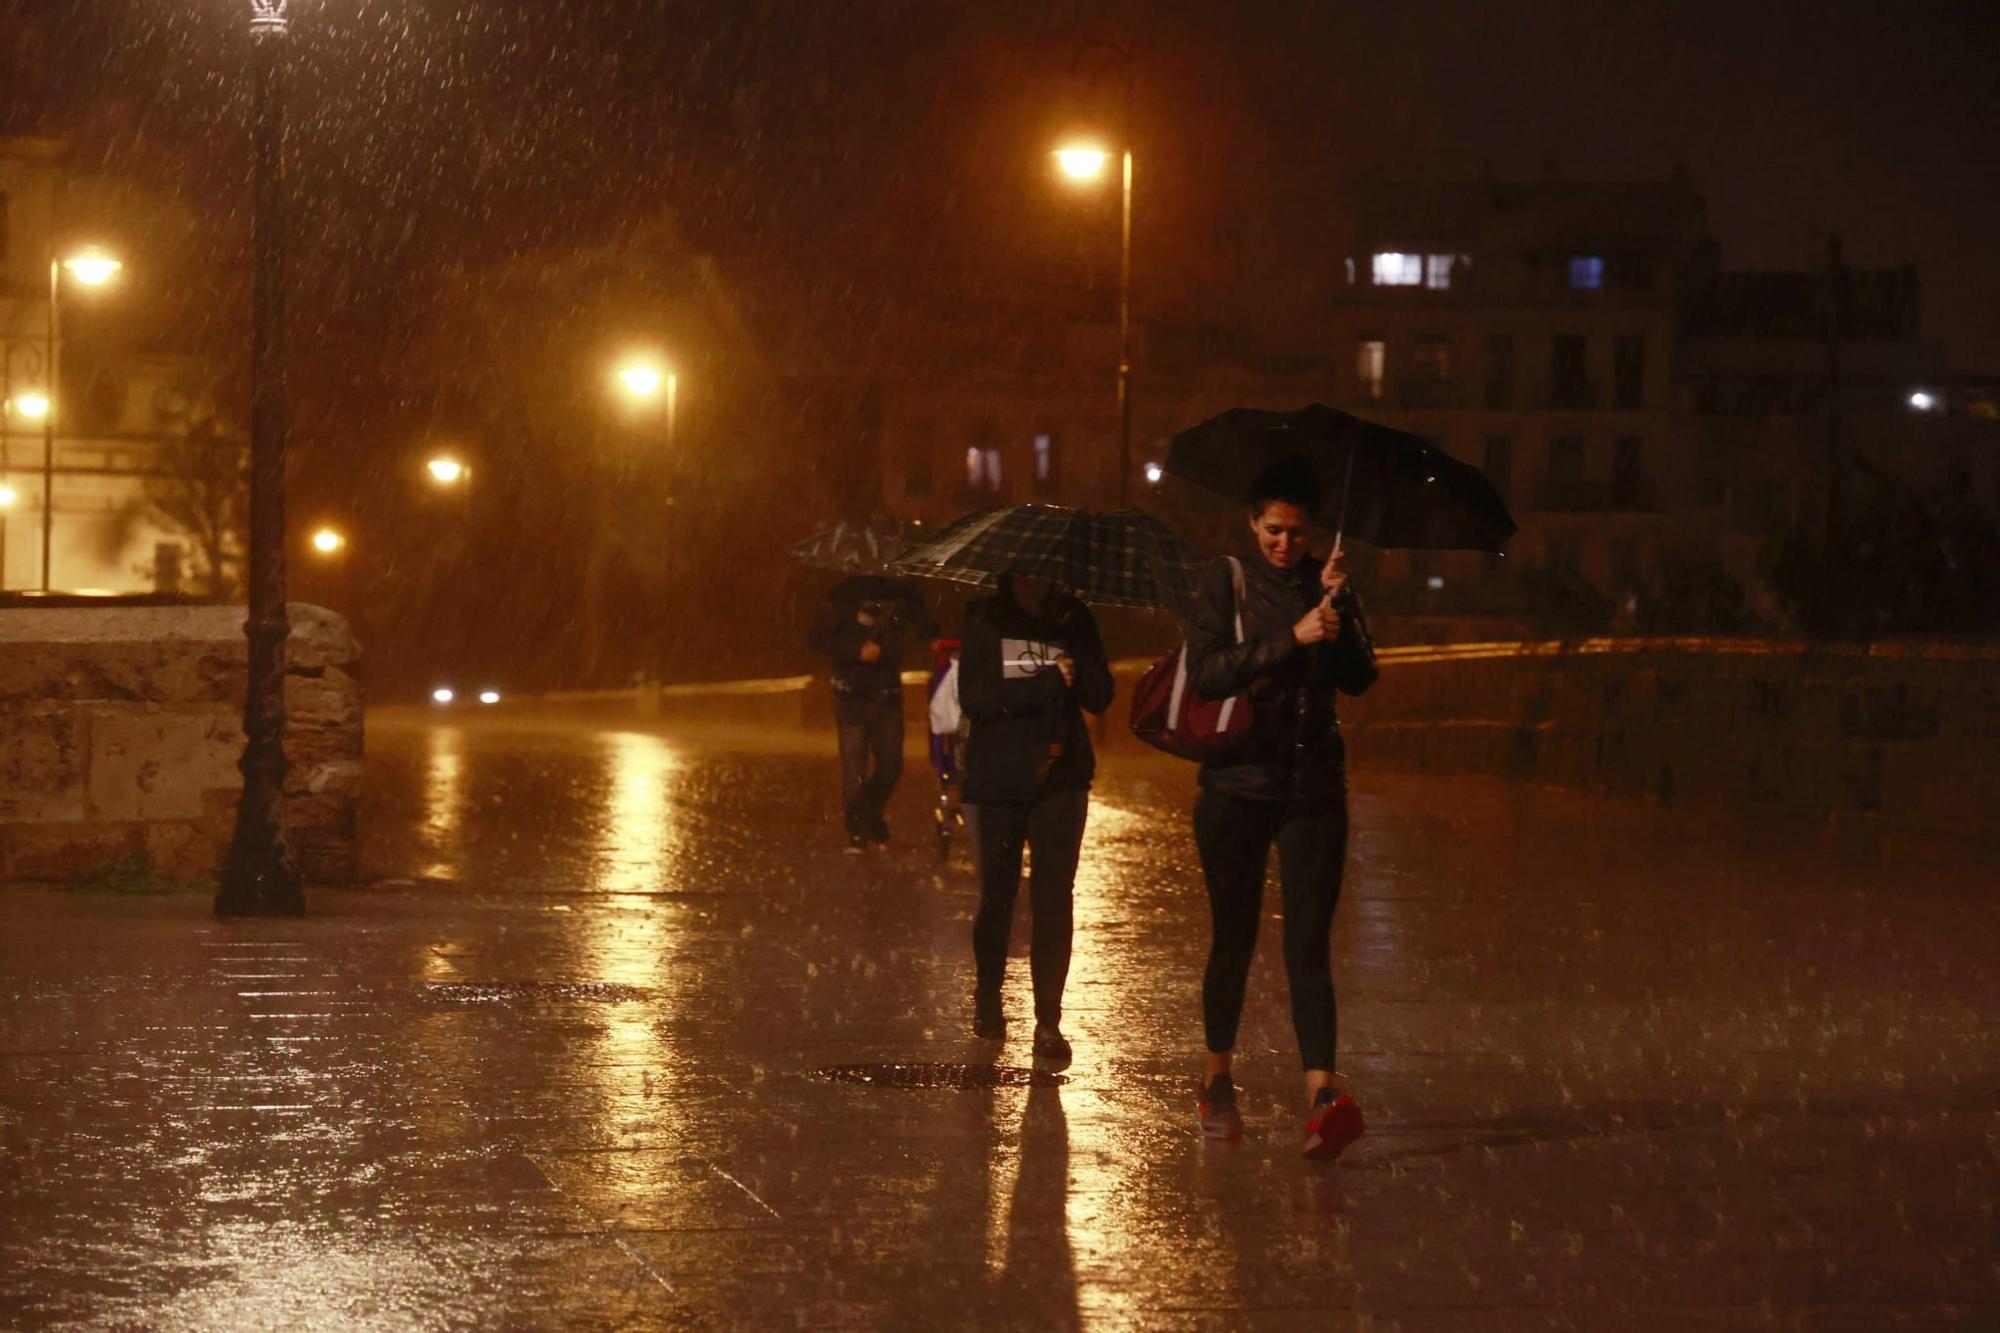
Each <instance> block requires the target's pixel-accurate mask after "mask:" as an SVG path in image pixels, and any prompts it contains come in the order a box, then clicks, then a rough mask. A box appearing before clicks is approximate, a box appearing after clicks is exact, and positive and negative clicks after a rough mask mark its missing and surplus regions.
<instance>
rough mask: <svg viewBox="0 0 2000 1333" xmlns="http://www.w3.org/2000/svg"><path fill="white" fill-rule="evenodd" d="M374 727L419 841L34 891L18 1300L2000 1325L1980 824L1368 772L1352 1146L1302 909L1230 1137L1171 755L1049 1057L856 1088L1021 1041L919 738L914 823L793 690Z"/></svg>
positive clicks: (1104, 837)
mask: <svg viewBox="0 0 2000 1333" xmlns="http://www.w3.org/2000/svg"><path fill="white" fill-rule="evenodd" d="M371 725H372V731H371V735H370V747H371V754H370V770H369V773H370V782H371V792H370V798H369V800H370V809H369V812H368V813H369V829H370V837H371V846H370V848H369V855H370V859H371V863H372V864H373V865H375V866H376V867H377V868H378V869H380V870H382V871H384V872H388V873H392V874H399V875H410V876H412V877H413V879H414V880H415V882H413V883H409V884H406V885H405V886H403V887H389V888H376V889H371V890H365V891H354V892H342V893H320V894H317V895H315V898H314V900H313V915H312V916H310V917H308V918H307V919H306V920H304V921H299V922H286V923H278V924H254V923H244V924H232V925H227V926H225V925H220V924H217V923H215V922H213V921H212V920H210V919H209V918H208V917H207V915H206V912H205V906H206V904H205V902H203V901H201V900H198V899H178V900H177V899H153V900H123V899H113V898H93V897H84V896H55V895H29V894H17V895H9V896H8V897H7V898H6V899H5V900H4V901H0V911H5V912H6V913H7V924H8V929H7V930H6V932H5V934H4V937H0V1148H4V1153H0V1187H4V1203H0V1209H4V1212H0V1222H3V1223H4V1225H0V1274H5V1275H6V1276H5V1280H4V1283H0V1314H3V1315H5V1316H7V1318H8V1319H10V1320H11V1321H12V1322H16V1323H23V1324H31V1325H32V1324H44V1323H62V1322H65V1321H69V1322H75V1323H79V1324H92V1325H102V1324H116V1323H120V1322H124V1323H143V1324H146V1325H148V1326H152V1327H160V1328H220V1327H230V1328H235V1327H278V1326H284V1327H315V1326H319V1327H334V1326H394V1327H423V1326H468V1325H482V1326H531V1327H534V1326H545V1327H570V1326H582V1327H599V1326H611V1325H616V1324H625V1325H628V1326H635V1327H649V1326H660V1325H666V1326H676V1325H681V1324H687V1323H699V1324H704V1325H720V1326H738V1325H740V1326H746V1327H749V1326H755V1327H760V1328H761V1327H767V1326H769V1325H770V1324H771V1323H773V1322H777V1323H782V1324H803V1325H808V1326H813V1327H819V1326H833V1327H842V1326H908V1327H919V1326H923V1327H934V1326H940V1325H953V1324H963V1323H978V1324H984V1325H989V1326H1009V1327H1073V1326H1087V1327H1093V1328H1098V1327H1103V1328H1118V1327H1140V1328H1156V1327H1167V1328H1179V1327H1190V1328H1192V1327H1217V1326H1226V1327H1233V1326H1240V1325H1246V1324H1247V1325H1256V1326H1270V1327H1286V1328H1290V1327H1322V1326H1328V1325H1335V1326H1339V1325H1342V1324H1345V1323H1347V1322H1350V1321H1352V1320H1355V1319H1358V1318H1360V1317H1363V1316H1365V1317H1367V1318H1368V1319H1369V1320H1371V1321H1372V1323H1373V1325H1374V1326H1376V1327H1384V1328H1395V1327H1411V1328H1417V1327H1422V1328H1432V1327H1482V1328H1483V1327H1494V1326H1496V1325H1497V1326H1505V1327H1513V1326H1521V1327H1537V1328H1539V1327H1547V1326H1550V1325H1551V1324H1554V1325H1556V1326H1573V1327H1579V1328H1606V1327H1633V1326H1658V1327H1682V1326H1688V1325H1691V1324H1692V1325H1699V1326H1720V1327H1795V1326H1810V1327H1852V1328H1873V1327H1880V1326H1882V1325H1884V1324H1886V1323H1893V1322H1897V1321H1899V1320H1900V1321H1903V1322H1907V1323H1914V1324H1916V1325H1918V1326H1926V1325H1927V1326H1943V1327H1958V1326H1967V1327H1976V1326H1980V1325H1981V1324H1982V1323H1987V1324H1992V1323H2000V1273H1996V1267H1995V1265H1996V1250H1995V1248H1994V1247H1995V1239H1996V1233H1995V1230H1994V1226H1995V1223H1994V1216H1993V1211H1992V1199H1993V1198H1994V1197H1996V1195H2000V1148H1996V1144H2000V1038H1996V1036H1995V1034H1994V1029H1993V1027H1992V1024H1991V1015H1992V1013H1993V1012H1995V1009H1996V1002H1997V1001H2000V977H1996V971H1995V963H1994V955H1993V950H1992V945H1991V941H1992V940H1993V938H1994V937H1995V932H1994V929H1993V926H1994V919H1995V900H1994V897H1993V889H1994V887H1995V885H1994V883H1993V875H1992V871H1991V865H1990V856H1989V857H1982V856H1981V855H1980V854H1979V853H1978V852H1976V851H1975V850H1973V849H1970V848H1967V847H1963V846H1956V845H1949V844H1932V843H1900V844H1889V843H1885V842H1883V841H1882V840H1881V839H1879V838H1877V837H1875V836H1873V835H1871V834H1870V833H1868V832H1867V831H1866V830H1857V829H1847V830H1833V831H1828V830H1821V829H1813V828H1804V827H1800V826H1785V825H1779V826H1769V825H1766V826H1756V825H1748V824H1735V823H1729V822H1725V821H1718V820H1713V819H1706V820H1697V819H1691V818H1687V817H1682V816H1679V815H1675V814H1672V813H1669V812H1662V811H1659V810H1654V809H1650V808H1646V807H1641V806H1636V805H1626V804H1619V803H1609V802H1601V801H1595V800H1592V799H1589V798H1583V797H1577V796H1570V795H1562V794H1557V793H1550V792H1539V791H1532V790H1523V789H1513V788H1508V787H1506V786H1504V785H1501V784H1497V783H1492V782H1487V781H1475V780H1439V779H1416V778H1390V777H1383V776H1371V775H1367V774H1362V775H1359V776H1358V777H1357V782H1356V786H1357V796H1356V803H1355V808H1356V839H1355V847H1354V853H1353V862H1352V866H1351V874H1350V881H1349V888H1348V891H1347V895H1346V899H1345V901H1344V903H1343V906H1342V908H1341V913H1340V918H1339V923H1338V925H1337V928H1336V945H1337V958H1338V969H1339V971H1338V977H1339V982H1340V986H1341V995H1342V1009H1341V1025H1342V1034H1343V1039H1342V1047H1343V1057H1342V1063H1343V1066H1344V1073H1345V1074H1346V1075H1347V1077H1348V1078H1349V1080H1350V1082H1351V1084H1352V1086H1353V1088H1354V1090H1355V1092H1356V1094H1357V1095H1358V1096H1359V1097H1360V1098H1361V1100H1362V1102H1363V1104H1364V1105H1365V1106H1366V1107H1367V1110H1368V1113H1369V1116H1370V1123H1371V1126H1372V1132H1371V1134H1370V1137H1369V1138H1368V1139H1366V1140H1364V1141H1363V1143H1362V1144H1361V1145H1359V1146H1358V1147H1357V1148H1356V1149H1355V1150H1353V1152H1352V1153H1350V1155H1349V1157H1348V1158H1346V1159H1344V1160H1343V1162H1342V1163H1341V1164H1340V1166H1339V1167H1337V1168H1335V1169H1333V1170H1331V1171H1329V1170H1324V1169H1313V1168H1307V1167H1306V1166H1304V1165H1303V1164H1302V1163H1300V1162H1298V1161H1296V1160H1295V1159H1294V1158H1293V1156H1292V1152H1293V1146H1294V1145H1293V1137H1294V1135H1295V1134H1296V1124H1295V1120H1296V1111H1297V1108H1296V1106H1295V1100H1296V1097H1297V1092H1296V1089H1295V1087H1294V1081H1295V1080H1296V1077H1297V1074H1296V1060H1295V1057H1294V1055H1293V1054H1292V1046H1291V1037H1290V1032H1289V1024H1288V1019H1287V1017H1286V1009H1285V1004H1284V994H1283V979H1282V969H1281V967H1280V966H1279V960H1278V958H1277V956H1276V950H1275V944H1276V936H1277V931H1276V930H1275V928H1267V929H1266V931H1265V932H1264V940H1263V942H1262V944H1261V945H1260V954H1259V959H1258V964H1257V970H1256V973H1255V974H1254V976H1253V984H1252V994H1251V1000H1250V1007H1249V1013H1248V1015H1247V1017H1246V1022H1245V1025H1244V1033H1243V1060H1242V1070H1241V1076H1242V1077H1243V1079H1244V1082H1245V1085H1246V1100H1245V1110H1246V1118H1247V1120H1248V1131H1247V1133H1246V1139H1245V1142H1244V1143H1242V1144H1241V1145H1237V1146H1236V1147H1233V1148H1218V1147H1217V1146H1215V1145H1204V1144H1203V1143H1201V1142H1200V1141H1199V1140H1198V1138H1197V1137H1196V1135H1195V1134H1194V1132H1193V1126H1192V1123H1191V1105H1190V1103H1191V1100H1192V1092H1193V1082H1194V1079H1193V1073H1194V1068H1195V1056H1196V1046H1197V1044H1198V1038H1199V1011H1198V1004H1197V991H1198V986H1199V976H1200V967H1201V951H1202V947H1203V942H1204V932H1205V915H1204V914H1205V903H1204V899H1203V897H1202V893H1201V889H1200V885H1199V881H1198V878H1197V876H1196V873H1195V870H1194V858H1193V850H1192V847H1191V845H1190V844H1189V841H1188V838H1187V835H1186V831H1185V820H1186V812H1187V807H1188V805H1189V804H1190V801H1191V795H1192V793H1191V789H1190V784H1189V773H1188V771H1187V770H1186V769H1184V768H1181V767H1179V766H1177V765H1173V764H1171V763H1167V762H1164V761H1159V762H1154V761H1142V760H1138V759H1134V758H1132V757H1130V756H1129V755H1120V756H1116V757H1114V758H1113V760H1112V761H1111V762H1109V763H1108V764H1107V766H1106V770H1105V773H1104V775H1103V779H1102V781H1101V783H1100V789H1099V791H1098V793H1097V795H1096V797H1095V800H1094V803H1093V815H1092V821H1091V826H1090V833H1089V841H1088V844H1087V848H1086V855H1085V861H1084V871H1083V873H1082V875H1081V877H1080V879H1079V883H1078V902H1077V930H1078V947H1077V954H1076V962H1075V967H1074V970H1073V973H1072V978H1071V984H1070V991H1069V997H1068V1000H1069V1017H1068V1026H1069V1029H1070V1032H1071V1035H1072V1037H1073V1038H1074V1040H1075V1042H1076V1046H1077V1057H1078V1058H1077V1064H1076V1067H1075V1068H1074V1069H1073V1070H1072V1071H1071V1073H1070V1082H1068V1083H1067V1084H1065V1085H1063V1086H1061V1087H1033V1088H1021V1087H1003V1088H998V1089H981V1090H958V1089H933V1090H926V1089H921V1088H870V1087H866V1086H856V1085H853V1084H848V1083H839V1082H831V1081H828V1080H825V1079H815V1078H811V1077H809V1074H810V1073H811V1071H814V1070H817V1069H822V1068H826V1067H829V1066H835V1065H852V1064H863V1063H870V1062H874V1063H884V1064H892V1063H902V1064H907V1063H911V1062H931V1063H936V1064H943V1065H949V1064H953V1063H966V1062H980V1061H993V1060H997V1061H999V1062H1000V1063H1002V1064H1006V1065H1012V1066H1025V1065H1026V1064H1027V1063H1028V1051H1027V1049H1026V1037H1027V1030H1028V1028H1029V1026H1030V1023H1029V1020H1028V1002H1027V989H1026V983H1027V975H1026V960H1025V958H1024V957H1022V958H1017V960H1016V961H1015V962H1014V964H1013V968H1014V972H1013V974H1012V975H1011V976H1010V994H1009V1008H1010V1012H1011V1015H1012V1017H1013V1035H1012V1036H1011V1037H1010V1040H1009V1041H1008V1042H1007V1043H1006V1045H1005V1046H1004V1048H1002V1049H1000V1050H998V1051H997V1052H996V1051H995V1050H993V1049H992V1048H990V1047H988V1046H986V1045H984V1044H982V1043H978V1042H975V1041H973V1040H972V1039H971V1038H970V1036H969V1035H968V1034H967V1032H966V1025H967V1017H968V1015H967V1013H966V1010H967V1006H968V1002H969V994H970V980H971V978H970V959H969V956H968V955H969V950H968V944H967V935H968V933H969V930H970V918H971V910H972V907H973V903H974V893H973V889H972V885H971V883H970V880H969V877H968V876H967V874H966V872H965V869H964V867H963V865H962V864H960V865H955V866H952V867H947V868H944V869H940V868H939V867H938V866H937V863H936V860H935V857H934V856H933V855H932V854H931V853H930V850H929V846H928V843H926V842H925V841H923V837H924V834H923V830H924V829H925V828H926V827H927V825H925V823H924V822H923V821H924V820H925V818H926V814H925V807H926V805H927V801H928V798H929V797H930V795H931V794H932V790H931V788H930V787H929V786H928V784H927V782H926V781H925V778H926V772H925V770H924V769H923V767H922V766H921V762H920V761H918V760H916V758H915V756H914V755H913V756H912V758H913V762H912V765H911V768H910V770H909V777H908V779H907V780H906V782H905V784H904V787H903V790H902V791H901V793H900V794H899V800H898V805H897V808H896V811H895V812H894V815H895V819H896V821H897V825H898V828H899V830H902V831H904V832H906V833H907V835H908V838H909V845H907V846H904V847H902V848H900V849H898V850H895V851H892V852H891V853H888V854H886V855H881V856H875V857H870V858H866V859H863V860H860V861H855V860H851V859H849V858H845V857H842V856H840V855H839V854H838V848H839V839H838V836H837V819H836V818H835V814H836V812H835V793H834V791H833V786H834V780H833V774H832V768H831V760H830V758H829V757H828V756H827V755H825V754H822V753H820V752H818V750H816V749H807V748H804V745H802V743H801V740H800V739H799V738H796V737H790V736H765V735H757V736H749V737H742V736H738V737H734V738H730V739H726V740H724V739H718V736H719V734H720V733H718V732H716V731H714V730H708V731H698V730H689V729H666V730H662V731H660V732H654V731H649V730H647V729H645V728H643V727H633V726H631V725H630V724H619V725H617V726H606V727H594V728H593V727H581V726H577V725H574V724H557V723H539V724H536V723H515V722H510V721H507V720H504V719H494V720H490V721H489V720H486V719H481V720H479V721H477V722H468V723H465V724H463V725H455V726H448V727H447V726H433V725H431V724H430V723H429V720H428V719H426V718H424V717H421V716H405V717H401V718H398V717H396V716H395V715H382V716H380V717H378V718H376V719H371ZM819 739H822V738H807V740H806V743H810V744H816V743H817V741H818V740H819ZM1275 906H1276V895H1275V893H1274V894H1272V895H1271V897H1270V899H1269V901H1268V902H1267V908H1270V909H1272V910H1273V911H1274V910H1275ZM1024 911H1025V903H1024ZM1022 926H1023V927H1024V926H1025V922H1023V923H1022ZM1274 926H1275V921H1273V922H1272V927H1274ZM1025 937H1026V932H1025V929H1024V928H1022V929H1018V930H1017V939H1018V940H1019V941H1020V942H1021V943H1022V944H1023V945H1025Z"/></svg>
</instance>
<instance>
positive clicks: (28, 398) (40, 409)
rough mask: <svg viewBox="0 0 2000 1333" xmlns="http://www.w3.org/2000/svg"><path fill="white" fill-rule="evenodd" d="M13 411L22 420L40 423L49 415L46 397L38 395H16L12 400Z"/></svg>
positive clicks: (45, 395)
mask: <svg viewBox="0 0 2000 1333" xmlns="http://www.w3.org/2000/svg"><path fill="white" fill-rule="evenodd" d="M14 411H15V412H16V413H18V414H19V415H20V416H21V417H22V418H23V419H24V420H27V421H40V420H41V419H42V418H43V417H45V416H47V415H48V414H49V399H48V395H47V394H40V393H24V394H18V395H16V396H15V398H14Z"/></svg>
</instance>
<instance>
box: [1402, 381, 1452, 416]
mask: <svg viewBox="0 0 2000 1333" xmlns="http://www.w3.org/2000/svg"><path fill="white" fill-rule="evenodd" d="M1396 405H1397V406H1398V407H1407V408H1415V409H1423V408H1441V407H1444V408H1449V407H1463V406H1464V405H1465V395H1464V393H1463V392H1461V391H1460V389H1459V387H1458V386H1457V385H1456V384H1453V383H1452V382H1451V381H1450V380H1441V379H1428V378H1416V379H1406V380H1403V381H1402V382H1401V383H1399V384H1397V386H1396Z"/></svg>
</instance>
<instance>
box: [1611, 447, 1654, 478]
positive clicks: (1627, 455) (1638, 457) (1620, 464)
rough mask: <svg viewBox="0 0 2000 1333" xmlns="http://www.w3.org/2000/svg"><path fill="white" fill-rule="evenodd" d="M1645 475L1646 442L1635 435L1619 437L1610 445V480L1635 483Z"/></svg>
mask: <svg viewBox="0 0 2000 1333" xmlns="http://www.w3.org/2000/svg"><path fill="white" fill-rule="evenodd" d="M1645 475H1646V442H1645V441H1644V440H1643V439H1641V438H1639V437H1638V436H1637V435H1620V436H1619V437H1618V438H1617V439H1616V440H1615V441H1613V442H1612V445H1611V479H1612V480H1613V481H1618V482H1636V481H1639V480H1640V479H1641V478H1643V477H1644V476H1645Z"/></svg>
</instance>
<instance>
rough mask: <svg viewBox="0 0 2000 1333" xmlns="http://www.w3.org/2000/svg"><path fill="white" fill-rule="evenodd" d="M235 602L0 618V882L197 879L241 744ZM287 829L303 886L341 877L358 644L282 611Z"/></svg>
mask: <svg viewBox="0 0 2000 1333" xmlns="http://www.w3.org/2000/svg"><path fill="white" fill-rule="evenodd" d="M243 617H244V612H243V610H242V608H240V607H228V606H219V607H218V606H200V607H186V606H173V607H128V606H105V607H52V608H47V609H42V608H7V609H0V880H69V879H73V878H76V877H77V876H80V875H87V874H89V873H91V872H92V871H94V870H97V869H99V868H101V867H104V866H106V865H108V864H112V863H115V862H120V861H123V860H126V859H128V858H130V857H132V856H133V855H134V854H135V853H141V852H143V853H144V854H145V855H146V857H147V859H148V861H149V863H150V865H151V866H152V868H153V869H154V870H155V871H157V872H159V873H161V874H165V875H170V876H173V877H175V878H180V879H188V880H204V879H210V878H212V877H213V876H214V875H215V873H216V870H217V868H218V866H219V865H220V862H221V859H222V856H223V853H224V852H225V851H226V850H227V848H228V844H229V835H230V832H231V829H232V828H233V826H234V818H235V808H236V798H237V793H238V792H239V791H241V789H242V784H243V779H242V774H241V773H240V772H238V770H237V767H236V764H237V760H238V759H239V758H240V756H241V754H242V750H243V729H242V712H243V702H242V701H243V690H244V680H245V675H246V662H247V650H246V648H245V644H244V639H243ZM291 623H292V633H291V638H290V640H289V642H288V663H287V678H286V689H285V697H286V703H287V707H288V708H289V710H290V725H289V728H288V731H287V734H286V738H285V753H286V755H287V757H288V758H289V759H290V762H291V768H290V772H289V773H288V774H287V776H286V782H285V798H286V818H287V827H288V829H289V830H290V834H291V839H292V847H293V851H294V853H295V855H296V856H297V858H298V862H299V867H300V870H301V872H302V873H303V874H304V875H305V876H306V878H307V879H308V880H309V881H313V882H320V883H341V882H345V881H348V880H351V879H353V878H354V876H355V874H356V869H357V858H358V851H357V828H356V804H357V801H358V798H359V795H360V786H361V754H362V690H361V676H360V656H361V654H360V648H359V646H358V645H357V644H356V643H355V641H354V636H353V634H352V633H351V632H350V631H349V629H348V626H347V623H346V622H345V621H344V620H342V619H341V618H340V617H339V616H337V615H335V614H334V613H333V612H331V611H327V610H325V609H323V608H320V607H316V606H307V605H303V604H296V603H295V604H294V605H293V606H292V607H291Z"/></svg>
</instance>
